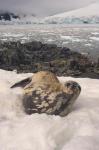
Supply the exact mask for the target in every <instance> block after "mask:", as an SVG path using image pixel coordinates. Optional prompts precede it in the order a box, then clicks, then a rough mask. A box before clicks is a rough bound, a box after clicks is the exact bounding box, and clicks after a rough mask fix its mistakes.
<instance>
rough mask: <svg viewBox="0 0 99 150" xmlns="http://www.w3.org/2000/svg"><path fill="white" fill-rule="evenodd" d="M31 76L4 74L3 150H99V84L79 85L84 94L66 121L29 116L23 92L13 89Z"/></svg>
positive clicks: (0, 98) (0, 108)
mask: <svg viewBox="0 0 99 150" xmlns="http://www.w3.org/2000/svg"><path fill="white" fill-rule="evenodd" d="M30 75H31V74H16V73H15V72H9V71H4V70H0V150H99V80H96V79H89V78H85V79H81V78H78V79H74V78H71V77H60V78H59V80H60V81H61V82H65V81H67V80H75V81H77V82H78V83H79V84H80V85H81V87H82V92H81V95H80V97H79V98H78V100H77V101H76V103H75V105H74V107H73V110H72V112H71V113H70V114H69V115H68V116H66V117H63V118H61V117H59V116H50V115H46V114H42V115H39V114H33V115H26V114H25V113H24V112H23V107H22V105H21V99H22V89H21V88H17V89H13V90H12V89H10V86H11V85H12V84H13V83H15V82H17V81H19V80H21V79H23V78H26V77H28V76H30Z"/></svg>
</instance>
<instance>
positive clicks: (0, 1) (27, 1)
mask: <svg viewBox="0 0 99 150" xmlns="http://www.w3.org/2000/svg"><path fill="white" fill-rule="evenodd" d="M93 2H98V0H0V10H7V11H15V12H26V13H34V14H37V15H38V16H47V15H53V14H56V13H60V12H64V11H68V10H71V9H76V8H79V7H83V6H85V5H88V4H90V3H93Z"/></svg>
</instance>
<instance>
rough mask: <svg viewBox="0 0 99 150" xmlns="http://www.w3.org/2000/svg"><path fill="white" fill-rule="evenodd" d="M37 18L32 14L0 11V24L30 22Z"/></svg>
mask: <svg viewBox="0 0 99 150" xmlns="http://www.w3.org/2000/svg"><path fill="white" fill-rule="evenodd" d="M38 20H39V19H38V18H37V17H36V16H35V15H34V14H23V13H11V12H4V11H3V12H2V11H0V24H32V23H35V22H37V21H38Z"/></svg>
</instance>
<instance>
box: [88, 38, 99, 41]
mask: <svg viewBox="0 0 99 150" xmlns="http://www.w3.org/2000/svg"><path fill="white" fill-rule="evenodd" d="M90 39H91V40H94V41H99V37H90Z"/></svg>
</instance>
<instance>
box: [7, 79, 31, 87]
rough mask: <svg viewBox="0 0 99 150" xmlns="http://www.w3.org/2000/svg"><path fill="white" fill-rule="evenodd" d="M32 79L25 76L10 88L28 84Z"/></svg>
mask: <svg viewBox="0 0 99 150" xmlns="http://www.w3.org/2000/svg"><path fill="white" fill-rule="evenodd" d="M31 81H32V77H29V78H26V79H24V80H21V81H19V82H17V83H15V84H14V85H12V86H11V87H10V88H16V87H22V88H24V87H25V86H26V85H27V84H29V83H30V82H31Z"/></svg>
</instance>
